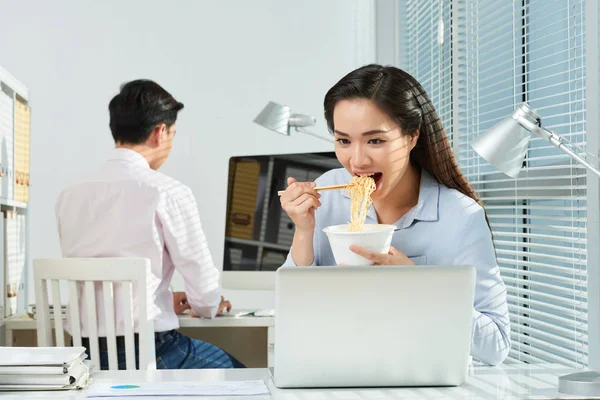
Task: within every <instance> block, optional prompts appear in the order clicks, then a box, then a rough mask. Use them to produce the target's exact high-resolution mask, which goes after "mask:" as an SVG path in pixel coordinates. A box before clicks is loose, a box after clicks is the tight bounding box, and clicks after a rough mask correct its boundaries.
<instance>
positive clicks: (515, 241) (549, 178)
mask: <svg viewBox="0 0 600 400" xmlns="http://www.w3.org/2000/svg"><path fill="white" fill-rule="evenodd" d="M408 3H409V5H410V4H412V6H413V11H412V14H411V16H410V17H409V19H413V18H414V20H413V21H412V22H411V23H409V27H410V31H409V37H410V39H409V41H410V42H411V43H412V44H414V45H420V46H421V47H420V48H418V49H415V48H411V49H410V52H409V56H410V57H411V59H414V60H412V61H411V62H409V65H410V67H411V70H410V71H409V72H411V73H413V74H414V75H415V77H417V79H419V80H420V81H421V83H422V84H423V86H424V87H425V89H426V90H427V91H428V92H430V93H442V92H443V91H441V90H439V89H438V87H439V83H440V82H439V81H437V80H436V79H438V78H437V77H436V76H432V75H428V73H426V72H425V71H424V70H423V67H422V66H421V64H419V63H418V60H419V58H420V56H419V55H420V54H423V53H426V52H428V53H430V54H444V55H445V54H446V53H445V52H444V50H443V49H442V48H441V47H440V46H439V45H438V44H437V43H435V42H434V43H431V42H423V41H421V42H419V41H418V40H419V39H418V36H417V37H412V36H413V35H414V33H415V32H416V33H418V32H420V31H421V30H425V31H426V30H428V29H430V28H431V22H430V19H431V18H430V16H429V15H428V14H424V13H419V12H417V11H416V9H422V10H429V9H431V10H435V9H437V10H439V9H440V5H439V2H438V1H412V2H411V1H409V2H408ZM450 3H451V7H450V14H451V15H452V18H453V25H452V27H453V29H452V31H451V34H452V40H451V42H452V44H453V46H452V47H451V49H450V51H451V52H452V57H445V56H444V58H443V59H442V60H437V59H436V62H439V64H440V65H439V66H436V68H437V69H438V70H441V71H444V70H446V69H449V70H450V71H451V74H453V76H452V79H451V80H450V82H451V83H452V84H451V85H450V84H446V83H444V86H445V87H444V89H445V90H447V91H451V92H452V93H453V98H454V102H453V103H452V104H451V108H452V109H453V113H452V114H453V115H454V116H455V118H454V120H452V124H451V125H446V128H447V130H449V131H450V130H452V138H453V142H454V143H453V148H454V150H455V155H456V157H457V159H458V161H459V164H460V167H461V169H462V171H463V173H464V174H465V175H466V176H467V177H468V179H469V181H470V182H471V184H472V185H473V187H474V188H475V190H476V191H477V192H478V193H479V195H480V196H481V199H482V201H483V202H484V205H485V208H486V210H487V213H488V216H489V219H490V223H491V226H492V231H493V235H494V243H495V246H496V251H497V256H498V263H499V265H500V269H501V273H502V276H503V278H504V281H505V283H506V285H507V289H508V298H509V310H510V313H511V321H512V333H511V337H512V343H513V346H512V350H511V353H510V357H511V358H512V359H517V360H521V361H526V362H538V361H550V362H558V363H562V364H565V365H569V366H572V367H579V366H583V365H586V364H587V282H586V266H587V258H586V253H587V251H586V249H587V237H586V233H587V228H586V208H587V204H586V171H585V169H584V168H583V167H581V166H579V165H578V164H577V163H576V162H573V161H571V159H570V158H569V157H568V156H567V155H565V154H564V153H562V152H560V151H558V150H557V149H555V148H554V147H552V146H551V145H550V144H549V143H547V142H545V141H543V140H541V139H537V138H534V139H533V140H532V142H531V144H530V150H529V152H528V155H527V158H526V160H525V165H524V168H523V171H522V172H521V174H520V175H519V177H518V178H517V179H512V178H509V177H508V176H506V175H504V174H502V173H499V172H497V171H496V170H495V169H494V168H493V167H491V166H490V165H489V164H488V163H487V162H486V161H485V160H483V159H482V158H481V157H479V156H478V155H477V154H476V153H475V152H474V151H473V150H472V149H471V147H470V145H469V144H470V142H471V141H472V140H473V139H474V138H475V137H477V136H479V135H480V134H481V133H483V132H485V131H486V130H487V129H489V128H490V127H492V126H493V125H494V124H496V123H497V122H498V121H499V120H501V119H502V118H504V117H506V116H509V115H510V114H511V113H512V111H513V110H514V109H515V108H516V107H517V106H518V105H519V104H520V103H522V102H527V103H529V105H530V106H531V107H532V108H533V109H534V110H536V112H537V113H538V114H539V115H540V116H541V119H542V124H543V126H544V127H546V128H548V129H550V130H554V131H556V132H557V133H559V134H560V135H562V136H563V137H565V138H567V139H568V140H570V141H571V142H573V143H575V144H576V145H578V146H579V147H581V148H582V149H585V137H586V133H585V79H586V71H585V9H584V7H585V0H519V1H514V0H469V1H466V0H453V1H450V0H447V1H444V6H443V7H446V5H450ZM432 14H434V12H433V11H432ZM423 15H426V17H425V18H422V17H423ZM427 45H428V46H430V47H432V48H431V49H429V51H427V49H426V46H427ZM442 82H448V80H447V78H443V79H442ZM432 97H433V96H432ZM438 101H439V100H438ZM434 104H435V105H436V107H440V106H441V104H442V102H440V103H439V104H438V103H436V102H435V100H434ZM440 114H442V115H443V111H442V112H440ZM443 122H444V123H445V124H447V120H444V121H443Z"/></svg>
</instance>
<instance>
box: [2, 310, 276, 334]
mask: <svg viewBox="0 0 600 400" xmlns="http://www.w3.org/2000/svg"><path fill="white" fill-rule="evenodd" d="M64 322H65V324H66V320H64ZM50 323H51V324H54V322H53V320H52V319H51V320H50ZM3 325H4V326H5V328H6V329H8V330H21V329H23V330H30V329H36V320H35V319H34V318H31V317H30V316H29V315H27V314H23V315H15V316H12V317H8V318H6V319H5V320H4V321H3ZM179 325H180V327H181V328H199V327H212V328H221V327H239V328H248V327H272V326H274V325H275V318H274V317H255V316H242V317H234V316H228V315H223V316H218V317H216V318H214V319H208V318H195V317H190V316H189V315H186V314H184V315H180V316H179ZM65 326H66V325H65Z"/></svg>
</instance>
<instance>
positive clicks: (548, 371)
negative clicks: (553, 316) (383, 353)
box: [0, 364, 573, 400]
mask: <svg viewBox="0 0 600 400" xmlns="http://www.w3.org/2000/svg"><path fill="white" fill-rule="evenodd" d="M570 372H572V370H570V369H567V368H565V367H561V366H558V365H554V364H536V365H531V366H528V365H522V364H519V365H503V366H501V367H487V366H474V367H472V368H471V369H470V373H469V378H468V380H467V382H466V383H465V384H464V385H462V386H459V387H450V388H372V389H371V388H365V389H360V388H357V389H277V388H276V387H275V386H274V385H273V383H272V382H271V380H270V378H269V373H268V370H267V369H242V370H219V369H214V370H158V371H112V372H109V371H98V372H95V373H93V375H92V376H93V379H94V382H99V383H111V384H117V383H121V384H124V383H136V382H160V381H163V382H166V381H183V382H185V381H188V382H200V381H223V380H255V379H262V380H264V381H265V382H266V384H267V387H268V388H269V390H270V391H271V396H252V397H235V398H234V397H220V398H219V400H244V399H248V400H271V399H273V400H307V399H308V400H402V399H455V400H458V399H469V400H478V399H485V400H490V399H557V398H559V399H569V398H573V397H570V396H561V395H559V394H558V392H557V385H558V376H560V375H563V374H566V373H570ZM0 398H1V399H15V400H16V399H19V400H28V399H67V400H69V399H71V400H83V399H85V391H78V392H28V393H27V392H26V393H6V394H3V393H0ZM188 398H189V399H195V400H198V399H202V397H180V399H188ZM153 399H163V397H153Z"/></svg>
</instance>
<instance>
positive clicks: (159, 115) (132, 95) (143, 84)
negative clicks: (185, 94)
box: [108, 79, 183, 144]
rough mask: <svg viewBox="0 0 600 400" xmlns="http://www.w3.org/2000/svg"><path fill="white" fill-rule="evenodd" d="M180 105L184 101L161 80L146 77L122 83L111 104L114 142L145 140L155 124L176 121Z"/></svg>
mask: <svg viewBox="0 0 600 400" xmlns="http://www.w3.org/2000/svg"><path fill="white" fill-rule="evenodd" d="M181 109H183V103H180V102H178V101H177V100H175V98H173V96H171V94H170V93H169V92H167V91H166V90H165V89H163V88H162V87H161V86H160V85H159V84H158V83H156V82H153V81H151V80H147V79H139V80H135V81H131V82H128V83H126V84H124V85H122V86H121V91H120V92H119V94H117V95H116V96H115V97H113V99H112V100H111V101H110V103H109V104H108V111H109V112H110V130H111V132H112V135H113V138H114V139H115V142H119V143H122V144H140V143H144V142H145V141H146V140H147V139H148V137H149V136H150V132H152V130H153V129H154V128H155V127H156V125H158V124H165V125H166V126H167V128H169V127H170V126H171V125H173V124H174V123H175V121H177V113H178V112H179V111H180V110H181Z"/></svg>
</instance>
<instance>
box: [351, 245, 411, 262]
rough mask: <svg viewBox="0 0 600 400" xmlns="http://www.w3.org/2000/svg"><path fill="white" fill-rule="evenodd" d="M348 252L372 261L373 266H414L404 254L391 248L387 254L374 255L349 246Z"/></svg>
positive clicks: (360, 248)
mask: <svg viewBox="0 0 600 400" xmlns="http://www.w3.org/2000/svg"><path fill="white" fill-rule="evenodd" d="M350 250H352V251H353V252H355V253H356V254H358V255H359V256H363V257H364V258H366V259H367V260H369V261H372V262H373V263H374V264H373V265H415V263H414V262H413V261H412V260H411V259H410V258H408V257H407V256H406V254H404V253H403V252H401V251H400V250H397V249H395V248H393V247H392V246H390V251H389V253H388V254H378V253H374V252H372V251H369V250H366V249H363V248H362V247H358V246H350Z"/></svg>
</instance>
